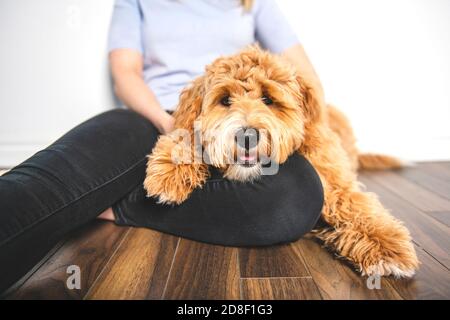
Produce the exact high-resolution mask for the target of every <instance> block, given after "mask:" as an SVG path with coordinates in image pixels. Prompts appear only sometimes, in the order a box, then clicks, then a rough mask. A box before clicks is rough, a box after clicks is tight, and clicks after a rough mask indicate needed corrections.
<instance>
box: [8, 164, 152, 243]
mask: <svg viewBox="0 0 450 320" xmlns="http://www.w3.org/2000/svg"><path fill="white" fill-rule="evenodd" d="M145 160H146V157H144V158H143V159H141V160H139V161H138V162H136V163H134V164H133V165H132V166H131V167H129V168H128V169H126V170H125V171H123V172H121V173H120V174H118V175H117V176H115V177H114V178H112V179H109V180H108V181H106V182H104V183H102V184H101V185H99V186H97V187H95V188H93V189H91V190H89V191H87V192H85V193H83V194H82V195H80V196H79V197H77V198H76V199H74V200H72V201H70V202H69V203H67V204H65V205H63V206H62V207H60V208H58V209H56V210H53V211H52V212H51V213H49V214H48V215H46V216H45V217H42V218H40V219H39V220H38V221H35V222H34V223H32V224H30V225H29V226H27V227H25V228H24V229H22V230H20V231H19V232H18V233H16V234H14V235H12V236H10V237H8V238H6V239H5V240H3V241H2V242H1V243H0V247H2V246H4V245H5V244H6V243H7V242H9V241H11V240H13V239H14V238H16V237H18V236H20V235H21V234H23V233H24V232H26V231H27V230H29V229H31V228H33V227H34V226H36V225H38V224H40V223H42V222H43V221H45V220H47V219H48V218H50V217H52V216H53V215H55V214H56V213H57V212H58V211H61V210H63V209H65V208H67V207H68V206H70V205H71V204H73V203H75V202H77V201H79V200H80V199H82V198H84V197H85V196H88V195H90V194H91V193H92V192H95V191H97V190H98V189H100V188H103V187H104V186H107V185H108V184H110V183H111V182H114V181H115V180H117V179H119V178H120V177H122V176H123V175H124V174H126V173H128V172H130V171H131V170H133V169H134V168H136V167H137V166H138V165H139V164H140V163H142V162H143V161H145Z"/></svg>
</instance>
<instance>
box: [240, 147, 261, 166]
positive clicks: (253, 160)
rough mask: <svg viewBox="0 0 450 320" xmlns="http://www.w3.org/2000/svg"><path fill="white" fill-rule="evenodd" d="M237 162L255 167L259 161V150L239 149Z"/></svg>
mask: <svg viewBox="0 0 450 320" xmlns="http://www.w3.org/2000/svg"><path fill="white" fill-rule="evenodd" d="M237 163H238V164H239V165H241V166H243V167H247V168H249V167H253V166H255V165H256V164H257V163H258V152H257V150H256V148H255V149H252V150H238V154H237Z"/></svg>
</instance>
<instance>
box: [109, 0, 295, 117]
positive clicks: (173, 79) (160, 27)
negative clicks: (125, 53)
mask: <svg viewBox="0 0 450 320" xmlns="http://www.w3.org/2000/svg"><path fill="white" fill-rule="evenodd" d="M255 42H258V43H259V44H260V45H261V46H262V47H263V48H265V49H267V50H269V51H272V52H274V53H280V52H282V51H283V50H285V49H287V48H289V47H291V46H293V45H294V44H296V43H298V38H297V36H296V34H295V32H294V31H293V30H292V28H291V27H290V25H289V23H288V22H287V20H286V19H285V17H284V16H283V14H282V13H281V11H280V9H279V8H278V6H277V4H276V2H275V0H255V1H254V4H253V7H252V9H251V11H249V12H245V11H244V8H243V7H242V6H241V1H240V0H116V3H115V6H114V12H113V17H112V20H111V26H110V31H109V45H108V48H109V51H111V50H114V49H119V48H129V49H134V50H137V51H139V52H140V53H142V55H143V58H144V79H145V82H146V83H147V85H148V86H149V87H150V88H151V89H152V90H153V92H154V93H155V94H156V96H157V98H158V100H159V102H160V103H161V105H162V107H163V108H164V109H166V110H174V109H175V107H176V105H177V103H178V97H179V94H180V93H181V90H182V89H183V88H184V87H185V86H186V85H187V84H188V83H189V82H190V81H191V80H193V79H194V78H196V77H197V76H199V75H201V74H202V73H203V72H204V70H205V66H206V65H208V64H209V63H211V62H212V61H214V60H215V59H216V58H218V57H219V56H221V55H228V54H233V53H236V52H238V51H239V50H240V49H242V48H243V47H245V46H247V45H249V44H253V43H255Z"/></svg>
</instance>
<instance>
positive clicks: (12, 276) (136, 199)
mask: <svg viewBox="0 0 450 320" xmlns="http://www.w3.org/2000/svg"><path fill="white" fill-rule="evenodd" d="M157 138H158V131H157V130H156V128H155V127H154V126H153V125H152V124H151V123H150V122H149V121H148V120H147V119H145V118H143V117H141V116H140V115H138V114H136V113H134V112H132V111H129V110H121V109H118V110H112V111H108V112H105V113H102V114H100V115H98V116H96V117H94V118H92V119H90V120H88V121H86V122H84V123H82V124H80V125H79V126H77V127H76V128H74V129H72V130H71V131H70V132H68V133H67V134H65V135H64V136H63V137H61V138H60V139H58V140H57V141H56V142H54V143H53V144H52V145H50V146H49V147H47V148H46V149H44V150H42V151H39V152H38V153H36V154H35V155H33V156H32V157H31V158H29V159H28V160H26V161H24V162H23V163H21V164H20V165H18V166H16V167H15V168H13V169H12V170H11V171H9V172H8V173H6V174H5V175H3V176H1V177H0V292H2V291H3V290H5V289H7V288H8V287H9V286H10V285H12V284H13V283H14V282H16V281H17V280H18V279H20V277H22V276H23V275H24V274H26V273H27V272H28V271H29V270H30V269H31V268H32V267H33V266H34V265H35V264H36V263H37V262H39V260H40V259H42V257H44V256H45V255H46V253H47V252H48V251H49V250H51V248H52V247H53V246H54V245H55V244H56V243H57V242H58V241H60V240H61V239H62V238H63V237H64V236H65V235H66V234H67V233H68V232H69V231H72V230H74V229H76V228H78V227H80V226H81V225H83V224H85V223H87V222H88V221H90V220H93V219H95V218H96V217H97V216H98V215H99V214H100V213H101V212H103V211H104V210H105V209H107V208H109V207H111V206H112V207H113V209H114V212H115V215H116V223H117V224H119V225H131V226H136V227H149V228H153V229H156V230H160V231H163V232H168V233H172V234H175V235H178V236H184V237H187V238H191V239H194V240H199V241H205V242H209V243H215V244H222V245H234V246H241V245H244V246H247V245H268V244H275V243H281V242H288V241H293V240H296V239H298V238H299V237H300V236H301V235H303V234H304V233H305V232H308V231H309V230H310V229H311V228H313V226H314V225H315V223H316V221H317V219H318V217H319V215H320V210H321V207H322V201H323V192H322V187H321V184H320V181H319V179H318V177H317V174H316V173H315V171H314V169H313V168H312V167H311V165H310V164H309V163H308V162H307V161H306V160H305V159H303V158H302V157H301V156H293V157H291V158H290V159H289V160H288V161H287V162H286V163H285V164H284V165H283V166H281V167H280V170H279V173H278V174H277V175H274V176H264V177H262V179H261V180H260V181H257V182H255V183H253V184H242V183H236V182H231V181H228V180H224V179H222V177H221V176H220V175H219V174H218V173H217V172H216V171H215V170H212V176H211V178H210V179H209V181H208V182H207V183H206V185H205V187H204V188H202V189H199V190H195V191H194V193H193V194H192V196H191V197H190V198H189V199H188V200H187V201H186V202H185V203H183V204H182V205H180V206H165V205H159V204H157V203H156V201H155V200H154V199H151V198H146V197H145V193H144V190H143V188H142V182H143V179H144V175H145V165H146V161H147V158H146V156H147V155H148V154H149V153H150V152H151V149H152V147H153V146H154V144H155V142H156V140H157Z"/></svg>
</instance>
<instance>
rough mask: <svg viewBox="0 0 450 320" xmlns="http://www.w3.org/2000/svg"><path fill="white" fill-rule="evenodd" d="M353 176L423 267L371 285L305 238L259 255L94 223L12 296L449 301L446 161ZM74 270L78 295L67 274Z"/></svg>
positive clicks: (448, 179) (449, 169) (253, 251)
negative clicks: (406, 235) (402, 227)
mask: <svg viewBox="0 0 450 320" xmlns="http://www.w3.org/2000/svg"><path fill="white" fill-rule="evenodd" d="M360 180H361V181H362V182H363V183H364V184H365V185H366V186H367V189H368V190H370V191H373V192H376V193H377V194H378V195H379V196H380V199H381V201H382V202H383V203H384V204H385V205H386V207H388V208H390V209H391V210H392V213H393V214H394V215H395V216H397V217H398V218H400V219H401V220H403V221H404V222H405V224H406V226H407V227H408V228H409V230H410V231H411V234H412V236H413V238H414V243H415V246H416V249H417V253H418V255H419V258H420V260H421V263H422V265H421V268H420V270H419V272H418V273H417V275H416V276H415V278H414V279H412V280H395V279H392V278H385V279H383V280H382V281H381V288H380V289H379V290H378V289H372V290H370V289H368V288H367V283H366V279H365V278H362V277H360V276H359V275H358V274H357V273H355V272H354V271H352V269H351V268H350V267H348V266H347V265H346V264H344V263H343V262H341V261H339V260H337V259H335V258H334V257H333V255H332V254H330V253H329V252H327V251H326V250H325V249H323V248H322V247H321V246H320V244H318V243H317V242H315V241H314V240H312V239H307V238H305V239H301V240H299V241H297V242H295V243H292V244H289V245H283V246H277V247H270V248H262V249H251V248H249V249H238V248H229V247H221V246H212V245H206V244H202V243H198V242H194V241H189V240H186V239H180V238H177V237H174V236H170V235H166V234H161V233H159V232H155V231H152V230H147V229H133V228H120V227H116V226H115V225H114V224H112V223H107V222H100V221H95V222H93V223H92V224H90V225H88V226H86V227H85V228H84V229H82V230H80V231H79V232H78V233H77V234H76V236H72V237H69V238H68V239H67V240H65V241H64V242H62V243H61V244H60V245H59V246H58V247H57V248H56V249H55V250H54V253H53V254H51V255H49V257H48V259H47V260H46V261H43V263H42V265H40V267H38V268H37V270H36V271H35V272H34V273H32V274H31V275H30V276H29V278H28V279H27V280H26V281H25V282H23V284H22V285H21V286H19V287H18V288H17V289H16V290H15V291H13V292H12V293H11V294H10V295H9V296H8V298H9V299H24V298H33V299H34V298H37V299H439V298H444V299H449V298H450V271H449V268H450V256H449V249H450V237H449V234H450V233H449V225H450V163H438V162H436V163H424V164H420V165H418V166H417V167H414V168H408V169H404V170H402V171H401V172H381V173H364V174H362V175H361V178H360ZM70 265H78V266H79V267H80V269H81V289H80V290H76V289H75V290H69V289H67V287H66V279H67V277H68V276H69V275H68V274H67V273H66V271H67V267H68V266H70Z"/></svg>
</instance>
